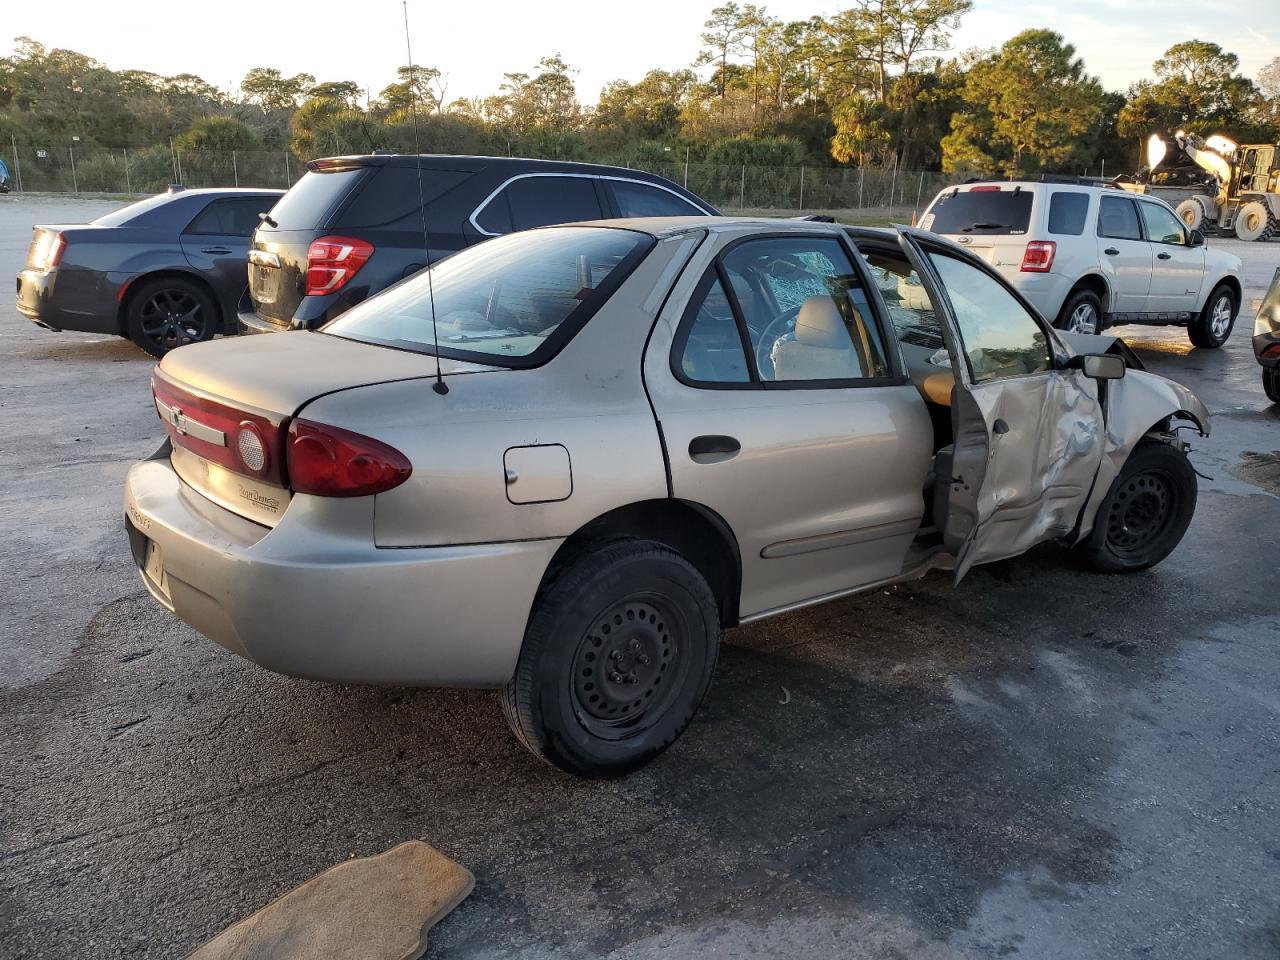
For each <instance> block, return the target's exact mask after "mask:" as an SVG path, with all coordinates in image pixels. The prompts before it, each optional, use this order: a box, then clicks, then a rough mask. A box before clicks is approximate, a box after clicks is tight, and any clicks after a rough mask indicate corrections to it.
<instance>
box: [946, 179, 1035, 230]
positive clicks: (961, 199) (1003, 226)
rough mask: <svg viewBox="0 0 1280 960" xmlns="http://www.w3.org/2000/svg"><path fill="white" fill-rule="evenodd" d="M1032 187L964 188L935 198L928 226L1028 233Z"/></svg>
mask: <svg viewBox="0 0 1280 960" xmlns="http://www.w3.org/2000/svg"><path fill="white" fill-rule="evenodd" d="M1031 201H1032V192H1031V191H1030V190H1016V189H1015V190H983V189H974V190H965V191H953V192H949V193H944V194H943V195H942V196H940V197H939V198H938V199H937V200H935V201H934V202H933V207H932V208H931V209H930V210H929V214H928V217H931V218H932V219H931V220H929V221H928V222H927V223H925V225H924V226H925V229H927V230H932V231H933V232H934V233H970V234H975V235H980V236H1001V235H1005V236H1007V235H1009V234H1015V233H1026V232H1027V224H1029V223H1030V222H1031Z"/></svg>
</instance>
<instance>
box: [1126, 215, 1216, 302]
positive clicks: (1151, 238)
mask: <svg viewBox="0 0 1280 960" xmlns="http://www.w3.org/2000/svg"><path fill="white" fill-rule="evenodd" d="M1137 203H1138V210H1139V211H1140V212H1141V214H1142V227H1143V231H1144V232H1145V233H1146V236H1147V245H1148V246H1149V247H1150V249H1151V255H1152V260H1151V264H1152V266H1151V289H1150V291H1149V292H1148V293H1147V307H1146V309H1147V312H1148V313H1183V312H1187V313H1189V312H1191V311H1194V310H1195V308H1196V301H1197V300H1199V299H1200V284H1201V282H1202V281H1203V279H1204V250H1205V248H1204V247H1193V246H1191V245H1190V244H1189V242H1188V241H1189V239H1190V234H1189V233H1188V231H1187V228H1186V226H1185V225H1184V224H1183V223H1182V221H1181V220H1179V219H1178V217H1177V216H1176V215H1175V214H1174V213H1173V211H1172V210H1169V209H1168V208H1167V207H1165V206H1163V205H1162V204H1159V203H1153V202H1152V201H1150V200H1139V201H1137Z"/></svg>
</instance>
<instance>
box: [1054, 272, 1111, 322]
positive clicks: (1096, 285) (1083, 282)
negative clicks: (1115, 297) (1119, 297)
mask: <svg viewBox="0 0 1280 960" xmlns="http://www.w3.org/2000/svg"><path fill="white" fill-rule="evenodd" d="M1081 290H1089V291H1090V292H1092V293H1095V294H1097V295H1098V299H1099V300H1101V301H1102V312H1103V313H1104V314H1108V313H1111V312H1112V310H1111V285H1110V284H1109V283H1107V279H1106V277H1104V276H1102V274H1100V273H1086V274H1084V275H1083V276H1080V277H1077V278H1076V282H1075V283H1073V284H1072V285H1071V289H1070V290H1068V291H1067V296H1066V298H1065V299H1064V300H1063V301H1062V303H1063V305H1064V306H1065V304H1066V303H1067V301H1068V300H1070V299H1071V298H1072V297H1074V296H1075V295H1076V294H1077V293H1079V292H1080V291H1081Z"/></svg>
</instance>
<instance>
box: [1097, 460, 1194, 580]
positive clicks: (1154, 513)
mask: <svg viewBox="0 0 1280 960" xmlns="http://www.w3.org/2000/svg"><path fill="white" fill-rule="evenodd" d="M1196 493H1197V486H1196V475H1195V471H1194V470H1193V469H1192V468H1191V463H1190V462H1189V461H1188V460H1187V455H1186V454H1185V453H1183V452H1182V451H1181V450H1178V449H1176V448H1175V447H1172V446H1170V445H1169V444H1167V443H1159V442H1146V443H1140V444H1138V446H1137V447H1136V448H1135V449H1134V451H1133V453H1132V454H1130V455H1129V459H1128V461H1127V462H1126V463H1125V465H1124V469H1123V470H1121V471H1120V475H1119V476H1118V477H1116V479H1115V481H1114V482H1113V483H1112V484H1111V489H1110V490H1108V491H1107V496H1106V499H1105V500H1103V501H1102V505H1101V507H1099V508H1098V513H1097V515H1096V516H1095V518H1094V526H1093V533H1092V534H1091V535H1090V537H1089V539H1088V540H1087V541H1086V542H1085V544H1086V552H1087V555H1088V558H1089V560H1090V562H1091V564H1092V565H1093V566H1094V568H1095V569H1097V570H1100V571H1102V572H1104V573H1123V572H1127V571H1131V570H1144V569H1146V568H1147V567H1151V566H1154V565H1155V564H1157V563H1159V562H1160V561H1161V560H1163V559H1164V558H1165V557H1167V556H1168V555H1169V554H1170V553H1172V552H1173V549H1174V548H1175V547H1176V546H1177V545H1178V544H1179V542H1181V540H1182V537H1183V535H1184V534H1185V533H1186V532H1187V527H1188V526H1189V525H1190V523H1191V517H1192V515H1193V514H1194V513H1195V507H1196Z"/></svg>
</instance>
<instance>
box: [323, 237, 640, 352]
mask: <svg viewBox="0 0 1280 960" xmlns="http://www.w3.org/2000/svg"><path fill="white" fill-rule="evenodd" d="M653 245H654V240H653V238H652V237H650V236H647V235H646V234H642V233H636V232H635V231H632V230H618V229H614V228H604V227H556V228H553V229H548V230H534V231H531V232H529V233H515V234H512V235H510V236H507V237H500V238H498V239H496V240H489V241H487V242H485V243H481V244H477V245H476V246H474V247H468V248H466V249H465V250H462V251H460V252H458V253H455V254H454V255H453V256H451V257H449V258H448V259H446V260H443V261H441V262H439V263H436V264H435V265H433V266H432V268H431V271H430V274H429V276H430V280H431V283H428V273H427V272H426V271H422V272H419V273H417V274H415V275H414V276H413V277H412V278H410V279H408V280H405V281H402V282H401V283H398V284H396V285H395V286H394V287H390V288H389V289H387V290H385V291H383V292H382V293H380V294H378V295H377V296H375V297H372V298H370V299H368V300H366V301H364V302H363V303H361V304H359V305H358V306H355V307H353V308H352V309H350V310H348V311H347V312H346V313H344V314H343V315H342V316H341V317H339V318H338V319H336V320H334V321H333V322H332V323H330V324H328V325H327V326H325V327H324V332H325V333H328V334H335V335H337V336H340V337H346V338H347V339H350V340H359V341H362V342H364V343H376V344H380V345H382V346H387V347H395V348H398V349H401V350H412V351H415V352H418V353H432V352H434V349H435V346H434V345H435V342H436V338H438V343H439V352H440V355H441V356H445V357H452V358H454V359H459V360H474V361H477V362H480V363H494V364H498V365H500V366H509V367H528V366H536V365H538V364H539V363H543V362H545V361H547V360H549V359H550V358H551V357H553V356H555V354H556V353H557V352H558V351H559V350H560V348H561V347H562V346H564V344H565V343H567V342H568V341H569V339H570V338H571V337H572V336H573V335H574V334H575V333H576V332H577V331H578V330H579V329H580V328H581V327H582V325H583V324H585V323H586V322H587V320H588V319H590V317H591V315H592V314H593V313H595V312H596V310H598V309H599V308H600V307H601V306H602V305H603V304H604V303H605V301H607V300H608V299H609V297H610V296H611V295H612V294H613V292H614V290H616V289H617V288H618V286H619V285H620V284H621V283H622V281H623V280H625V279H626V277H627V275H628V274H629V273H630V272H631V271H632V269H634V268H635V265H636V264H637V263H639V262H640V260H642V259H643V258H644V256H645V255H646V254H647V253H648V252H649V250H651V249H652V248H653ZM433 294H434V298H435V320H436V322H435V330H434V332H433V330H432V322H431V321H432V309H431V308H432V296H433Z"/></svg>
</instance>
